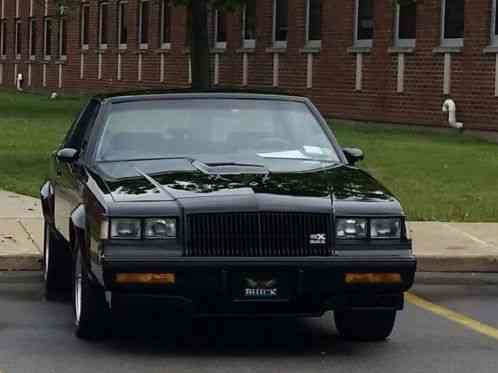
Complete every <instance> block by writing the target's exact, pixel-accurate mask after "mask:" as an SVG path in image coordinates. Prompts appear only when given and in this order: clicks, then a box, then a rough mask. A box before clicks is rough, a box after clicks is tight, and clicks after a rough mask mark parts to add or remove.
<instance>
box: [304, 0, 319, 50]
mask: <svg viewBox="0 0 498 373" xmlns="http://www.w3.org/2000/svg"><path fill="white" fill-rule="evenodd" d="M306 44H307V46H309V47H321V46H322V0H307V1H306Z"/></svg>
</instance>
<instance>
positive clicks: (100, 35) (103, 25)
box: [98, 1, 110, 49]
mask: <svg viewBox="0 0 498 373" xmlns="http://www.w3.org/2000/svg"><path fill="white" fill-rule="evenodd" d="M105 6H106V7H107V16H109V7H110V3H109V2H108V1H102V2H100V3H99V24H98V42H99V49H107V47H108V44H109V24H108V23H107V22H105V20H104V17H103V14H104V12H103V8H104V7H105ZM104 28H105V36H106V40H105V43H103V42H102V39H103V36H104Z"/></svg>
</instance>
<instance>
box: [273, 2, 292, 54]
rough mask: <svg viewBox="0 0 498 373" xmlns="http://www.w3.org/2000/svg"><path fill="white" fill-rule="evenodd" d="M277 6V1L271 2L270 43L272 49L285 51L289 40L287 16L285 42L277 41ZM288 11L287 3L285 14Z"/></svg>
mask: <svg viewBox="0 0 498 373" xmlns="http://www.w3.org/2000/svg"><path fill="white" fill-rule="evenodd" d="M277 5H278V0H273V17H272V18H273V25H272V27H273V30H272V41H273V48H278V49H287V43H288V40H289V14H287V38H286V40H277ZM288 11H289V3H288V2H287V13H288Z"/></svg>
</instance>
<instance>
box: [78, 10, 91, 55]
mask: <svg viewBox="0 0 498 373" xmlns="http://www.w3.org/2000/svg"><path fill="white" fill-rule="evenodd" d="M80 22H81V30H80V32H81V48H82V49H88V33H89V32H90V4H88V3H87V4H82V5H81V19H80Z"/></svg>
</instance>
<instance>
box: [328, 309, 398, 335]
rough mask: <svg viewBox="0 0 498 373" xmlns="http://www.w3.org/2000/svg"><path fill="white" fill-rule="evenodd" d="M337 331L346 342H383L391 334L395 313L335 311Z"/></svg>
mask: <svg viewBox="0 0 498 373" xmlns="http://www.w3.org/2000/svg"><path fill="white" fill-rule="evenodd" d="M334 318H335V326H336V328H337V331H338V332H339V334H340V335H341V337H343V338H344V339H347V340H354V341H367V342H375V341H383V340H385V339H386V338H387V337H389V335H390V334H391V332H392V330H393V327H394V323H395V321H396V311H375V310H374V311H356V310H355V311H352V310H349V311H335V312H334Z"/></svg>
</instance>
